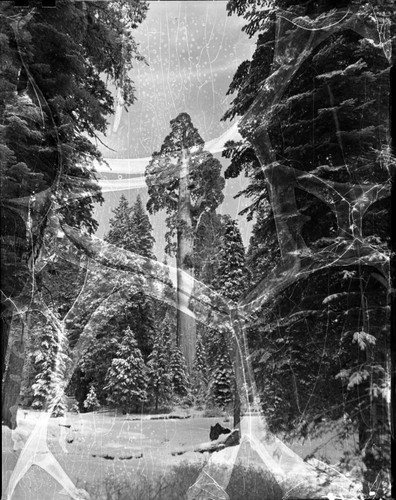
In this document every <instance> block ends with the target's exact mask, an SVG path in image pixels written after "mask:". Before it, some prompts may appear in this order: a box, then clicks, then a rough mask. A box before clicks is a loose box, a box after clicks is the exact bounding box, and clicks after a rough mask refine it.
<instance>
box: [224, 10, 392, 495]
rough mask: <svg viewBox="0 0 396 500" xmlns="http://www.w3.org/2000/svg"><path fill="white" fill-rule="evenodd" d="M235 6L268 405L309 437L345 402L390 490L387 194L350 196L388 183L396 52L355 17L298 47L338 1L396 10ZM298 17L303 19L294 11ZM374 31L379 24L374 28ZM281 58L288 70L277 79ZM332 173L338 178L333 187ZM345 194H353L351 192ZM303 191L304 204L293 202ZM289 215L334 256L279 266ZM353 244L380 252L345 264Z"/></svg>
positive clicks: (311, 252)
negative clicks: (244, 56) (244, 36)
mask: <svg viewBox="0 0 396 500" xmlns="http://www.w3.org/2000/svg"><path fill="white" fill-rule="evenodd" d="M334 8H338V9H340V10H339V11H337V10H335V11H334V10H332V9H334ZM342 9H344V10H342ZM348 9H349V10H348ZM228 10H229V12H230V13H237V14H238V15H241V16H243V17H244V18H245V19H246V21H247V24H246V26H245V28H244V30H245V31H246V32H247V33H248V34H249V35H251V36H252V35H257V44H256V50H255V52H254V54H253V56H252V59H251V61H245V62H244V63H242V64H241V65H240V67H239V68H238V70H237V72H236V74H235V75H234V79H233V82H232V83H231V85H230V89H229V93H230V94H234V100H233V101H232V104H231V107H230V109H229V110H228V112H227V113H226V115H225V119H229V118H233V117H235V116H240V117H242V118H243V119H242V122H241V128H240V131H241V134H242V136H243V140H242V141H240V142H239V143H235V142H234V143H229V144H228V146H229V148H228V150H226V151H225V156H227V157H228V158H230V160H231V163H230V167H229V168H228V170H227V171H226V174H225V175H226V177H236V176H238V175H240V174H241V172H243V171H244V172H245V173H246V174H247V176H248V177H249V184H248V186H247V188H246V189H245V190H244V192H245V194H246V195H248V196H250V197H251V198H252V204H251V206H250V209H249V210H248V215H249V216H256V223H255V226H254V229H253V235H252V239H251V242H250V248H249V250H248V263H249V266H250V268H251V271H252V275H253V278H254V280H253V281H254V285H257V284H260V287H261V288H262V289H263V290H264V289H265V290H267V289H268V287H269V286H270V285H268V286H267V288H266V280H267V282H268V283H273V285H272V286H273V289H274V290H275V292H274V293H273V294H272V295H271V297H272V299H271V300H269V301H267V303H265V305H264V306H263V307H262V309H261V310H260V311H259V313H258V320H257V322H255V323H254V324H252V325H251V326H250V333H249V342H250V348H251V350H252V352H253V353H254V356H253V357H254V361H253V366H254V369H255V374H256V378H257V381H258V382H259V383H258V387H259V390H260V392H261V395H262V404H263V410H264V412H265V415H266V417H267V420H268V423H269V425H270V427H271V428H272V429H273V430H275V431H277V430H287V431H289V432H291V431H297V432H298V433H300V435H303V436H305V435H307V432H308V431H309V433H311V435H312V433H313V432H314V431H315V432H318V431H320V429H322V430H323V429H324V427H325V425H324V424H325V423H326V425H327V424H329V425H331V424H332V425H333V426H336V425H338V423H339V422H340V418H341V417H342V415H344V416H345V415H347V416H348V418H347V419H345V420H342V419H341V424H344V425H341V426H340V427H341V431H340V432H342V433H341V435H342V436H345V432H347V426H346V424H345V422H348V425H349V426H352V427H354V428H355V430H356V431H357V433H358V435H359V449H360V453H361V456H362V458H363V460H364V462H365V466H366V467H367V472H366V473H365V478H366V481H367V485H368V486H367V485H366V486H367V487H371V488H373V489H377V490H378V491H380V489H381V479H380V478H381V474H379V472H380V471H384V470H386V467H387V466H388V465H389V450H388V448H389V446H388V445H387V444H386V441H387V436H388V432H389V428H388V421H387V417H386V415H387V414H388V403H387V401H388V396H387V391H388V390H389V389H387V378H388V375H387V372H388V370H389V359H387V358H388V355H389V317H388V312H387V311H388V304H387V298H386V297H387V284H386V283H387V275H386V271H385V275H384V269H386V267H382V263H381V262H382V260H381V255H383V256H385V260H386V255H387V254H388V252H389V250H388V244H389V236H390V219H389V208H390V204H389V198H388V199H387V198H386V197H385V198H383V197H382V198H381V197H378V199H377V200H376V199H374V200H373V201H374V203H372V204H371V206H369V208H368V210H367V212H366V214H365V211H366V207H365V208H363V205H358V203H357V202H356V205H355V206H353V203H354V202H355V200H356V199H357V197H358V196H359V193H360V192H361V191H360V189H364V186H365V185H377V186H381V185H382V186H386V185H389V180H390V176H391V175H392V168H393V167H394V162H393V164H392V161H391V159H390V155H389V147H388V139H387V134H388V124H387V122H386V116H387V112H388V106H389V103H388V85H389V83H388V78H389V76H388V73H389V62H388V60H387V53H386V47H385V46H382V44H381V40H379V41H377V42H375V43H373V40H371V38H370V36H367V37H365V36H363V34H362V32H360V33H358V32H356V31H355V30H354V29H352V28H353V26H357V25H358V24H355V25H353V24H350V25H349V26H348V27H347V28H345V29H339V26H337V28H335V29H332V30H330V31H329V36H328V37H327V38H326V39H325V40H323V41H322V42H320V43H319V44H318V45H316V46H313V47H312V49H308V51H307V53H306V57H303V58H300V59H299V55H300V54H301V52H299V53H295V52H294V51H296V50H300V51H302V50H303V49H304V45H303V44H302V42H301V41H302V40H307V38H304V36H305V34H306V33H307V31H309V29H310V26H311V24H310V19H314V18H317V17H318V16H322V17H321V22H322V24H323V23H326V22H330V20H331V19H333V18H334V19H335V17H333V18H331V15H333V16H335V15H338V12H339V14H340V15H339V16H338V18H341V17H342V16H341V14H342V15H345V14H346V13H348V15H354V14H353V13H354V12H358V13H359V15H360V18H359V19H364V20H365V22H366V26H367V25H368V26H369V25H370V23H371V19H372V17H371V16H372V15H375V16H377V17H376V19H377V20H380V21H379V22H383V23H387V22H388V21H387V17H391V16H394V12H392V11H391V7H390V4H389V5H388V4H387V3H386V2H385V3H384V2H381V5H379V4H378V5H377V3H375V5H369V4H368V3H366V2H364V1H362V2H359V1H357V2H353V1H347V0H345V1H340V2H326V1H323V2H314V1H308V2H304V4H301V3H298V2H295V1H282V0H279V1H278V0H275V1H273V2H266V3H264V4H263V5H261V2H245V1H232V0H231V1H230V2H229V3H228ZM334 13H335V14H334ZM293 18H294V19H297V21H296V22H294V21H293V22H289V21H288V19H293ZM393 20H394V19H393ZM338 24H341V22H339V23H337V25H338ZM300 26H303V27H304V26H307V28H306V29H303V28H301V27H300ZM358 31H359V30H358ZM373 32H374V33H375V35H374V36H378V30H377V29H376V28H374V29H373ZM304 33H305V34H304ZM293 37H294V38H293ZM306 47H309V45H308V42H306ZM384 51H385V53H384ZM293 64H294V65H295V66H294V69H295V71H294V73H291V75H292V76H291V78H290V79H287V71H288V70H289V68H291V67H293ZM282 71H283V72H284V75H285V76H284V78H283V80H282V81H280V80H279V78H278V81H277V80H276V77H277V74H278V75H279V74H280V72H282ZM260 99H261V100H260ZM291 169H296V170H294V171H293V170H291ZM294 172H302V173H304V175H305V177H304V176H303V177H302V178H304V179H305V180H308V181H307V182H306V184H305V186H311V187H310V188H308V189H303V188H292V189H289V191H288V190H287V183H288V182H290V184H291V185H292V182H293V179H295V177H294V176H295V175H296V174H295V173H294ZM299 175H300V174H299ZM282 176H283V177H282ZM311 179H314V182H315V181H316V180H320V183H321V184H320V185H321V187H318V186H319V182H318V183H317V184H316V185H315V187H312V186H313V183H312V184H309V180H311ZM330 185H331V186H333V187H332V189H334V191H332V193H331V194H328V195H326V196H327V198H326V196H325V195H323V193H327V191H326V186H330ZM282 190H283V191H282ZM321 190H322V191H321ZM337 191H338V192H339V194H337ZM342 193H353V195H348V194H346V195H345V196H346V197H347V196H349V198H345V199H344V201H342ZM331 196H333V198H331ZM337 196H339V197H341V201H338V200H339V198H337ZM353 196H355V198H353ZM282 197H283V199H282ZM285 197H286V198H288V199H284V198H285ZM294 199H295V202H296V207H297V209H296V210H295V211H292V210H291V209H289V212H287V209H285V211H284V213H282V212H281V209H282V207H287V206H290V207H292V206H293V203H292V202H294ZM332 200H334V201H332ZM288 203H289V205H288ZM336 203H337V205H336ZM352 207H353V210H351V211H350V209H351V208H352ZM275 214H276V216H275ZM282 217H283V218H284V221H286V224H287V223H288V220H294V221H295V222H294V226H292V225H291V224H290V226H289V227H293V229H292V231H294V233H292V235H294V238H295V241H296V242H297V243H296V244H297V245H300V248H302V250H301V254H302V255H303V252H306V254H305V255H306V256H307V258H308V259H309V258H313V259H314V258H315V256H317V258H318V259H319V258H324V251H325V250H324V249H325V248H327V249H328V256H333V259H331V258H330V257H329V258H328V260H327V264H324V265H323V267H322V268H320V267H319V266H318V270H317V271H316V272H315V273H311V272H309V268H308V267H307V277H305V276H304V273H300V277H299V278H298V279H295V280H293V278H287V276H288V272H290V270H288V269H287V266H283V267H282V268H281V267H278V268H276V266H277V265H280V264H281V263H282V262H294V261H295V259H296V258H297V254H294V255H293V253H288V247H287V246H285V242H287V235H286V236H285V233H284V227H285V225H283V226H282V225H281V224H280V222H282V221H281V219H280V218H282ZM348 221H349V223H348ZM300 228H301V229H300ZM289 241H290V239H289ZM282 245H283V246H282ZM305 245H306V246H305ZM296 248H297V247H296ZM343 248H344V249H346V248H367V252H369V251H370V252H371V256H372V257H371V262H372V264H369V265H367V261H366V263H365V264H360V262H359V261H360V255H359V254H358V253H356V258H355V260H354V261H353V260H350V261H349V263H348V264H345V265H344V266H345V267H342V266H340V264H339V263H338V262H339V257H340V256H341V255H342V253H343V250H342V249H343ZM321 252H322V253H321ZM311 256H312V257H311ZM319 256H321V257H319ZM298 258H300V257H298ZM282 259H283V260H282ZM293 259H294V260H293ZM308 259H307V260H306V264H305V263H304V260H303V258H300V260H299V262H300V264H299V265H301V266H304V265H307V266H308V263H309V262H310V261H309V260H308ZM274 268H275V274H271V271H272V270H273V269H274ZM293 272H294V273H295V271H293ZM282 273H283V274H282ZM282 276H284V282H285V286H283V287H282V286H281V285H279V283H281V282H282ZM275 277H276V279H277V281H275ZM288 279H289V283H290V284H289V285H288V284H287V280H288ZM271 280H272V281H271ZM275 284H276V285H277V288H275ZM310 422H312V423H313V425H312V426H310V425H309V423H310ZM320 422H322V424H323V427H321V426H319V425H318V424H319V423H320ZM352 427H351V428H352Z"/></svg>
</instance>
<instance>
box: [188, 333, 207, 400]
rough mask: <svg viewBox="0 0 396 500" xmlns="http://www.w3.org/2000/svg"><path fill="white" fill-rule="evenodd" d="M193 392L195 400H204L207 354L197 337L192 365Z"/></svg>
mask: <svg viewBox="0 0 396 500" xmlns="http://www.w3.org/2000/svg"><path fill="white" fill-rule="evenodd" d="M192 380H193V383H192V385H193V393H194V396H195V401H196V402H197V403H201V402H203V401H204V399H205V396H206V392H207V388H208V369H207V354H206V350H205V347H204V345H203V343H202V339H201V338H200V337H198V339H197V348H196V353H195V359H194V365H193V378H192Z"/></svg>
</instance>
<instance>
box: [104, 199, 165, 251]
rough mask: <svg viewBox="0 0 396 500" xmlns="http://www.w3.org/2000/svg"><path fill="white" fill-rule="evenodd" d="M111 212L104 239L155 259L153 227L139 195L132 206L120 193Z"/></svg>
mask: <svg viewBox="0 0 396 500" xmlns="http://www.w3.org/2000/svg"><path fill="white" fill-rule="evenodd" d="M112 212H113V213H114V217H113V218H111V219H110V229H109V232H108V233H107V234H106V236H105V237H104V239H105V241H107V242H108V243H111V244H112V245H116V246H117V247H119V248H123V249H124V250H128V251H129V252H134V253H137V254H139V255H142V256H143V257H149V258H150V259H155V255H154V253H153V245H154V242H155V239H154V237H153V235H152V232H153V228H152V226H151V223H150V219H149V216H148V215H147V212H146V211H145V209H144V207H143V203H142V199H141V197H140V195H138V196H137V198H136V202H135V203H134V204H133V206H132V207H131V206H130V205H129V202H128V200H127V199H126V197H125V196H124V195H121V198H120V201H119V203H118V206H117V207H116V208H114V209H113V210H112Z"/></svg>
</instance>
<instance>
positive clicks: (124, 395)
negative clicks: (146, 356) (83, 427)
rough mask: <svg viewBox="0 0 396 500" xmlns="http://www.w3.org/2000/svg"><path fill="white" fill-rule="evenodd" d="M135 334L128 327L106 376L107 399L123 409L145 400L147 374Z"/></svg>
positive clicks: (134, 406)
mask: <svg viewBox="0 0 396 500" xmlns="http://www.w3.org/2000/svg"><path fill="white" fill-rule="evenodd" d="M146 371H147V369H146V366H145V364H144V361H143V357H142V353H141V352H140V349H139V348H138V345H137V342H136V339H135V335H134V333H133V332H132V330H131V329H130V328H129V327H128V328H127V329H126V330H125V332H124V338H123V340H122V342H121V344H120V347H119V349H118V350H117V354H116V357H115V358H114V359H113V361H112V363H111V366H110V368H109V370H108V372H107V376H106V386H105V390H106V391H107V393H108V396H107V400H108V401H109V402H110V403H112V404H114V405H115V406H116V407H118V406H119V407H121V408H122V409H123V411H128V410H130V409H134V408H136V407H137V406H138V405H139V404H140V403H143V402H144V401H146V400H147V383H148V379H147V374H146Z"/></svg>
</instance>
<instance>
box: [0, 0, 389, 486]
mask: <svg viewBox="0 0 396 500" xmlns="http://www.w3.org/2000/svg"><path fill="white" fill-rule="evenodd" d="M31 4H32V5H31V6H32V9H31V10H30V11H29V15H27V16H26V13H24V14H15V10H14V8H13V6H12V5H11V4H10V3H9V2H5V3H4V4H3V5H2V6H1V11H0V13H1V17H0V26H1V30H2V37H1V38H0V45H1V48H2V51H3V53H4V54H5V56H6V63H4V65H3V66H4V67H3V68H2V73H1V77H0V86H1V87H2V93H1V101H0V110H1V118H2V120H1V123H0V138H1V142H0V157H1V162H2V168H1V190H2V202H1V203H2V209H1V226H2V232H1V245H2V262H1V266H2V279H1V322H2V345H3V348H2V369H3V371H2V373H3V379H2V384H3V395H2V408H3V417H2V418H3V423H4V424H5V425H7V426H9V427H10V428H12V429H14V428H15V427H16V412H17V408H18V405H24V406H26V407H29V408H32V409H36V410H43V409H45V410H48V409H50V411H51V413H52V415H54V416H59V415H63V414H64V413H65V411H66V409H67V406H66V400H65V395H68V396H70V397H72V398H75V400H76V401H77V405H76V406H75V408H74V410H75V411H81V412H84V411H96V410H97V409H99V408H100V407H102V406H108V407H111V408H116V409H119V410H120V411H122V412H124V413H130V412H141V411H150V412H152V411H154V412H158V411H164V410H169V409H170V408H172V407H173V406H182V407H191V406H194V407H196V408H201V409H202V408H218V409H221V410H226V411H230V410H231V408H234V418H235V415H236V413H235V408H239V410H238V411H243V410H244V408H243V401H242V403H241V401H240V397H241V392H242V387H241V380H240V370H241V365H243V366H244V367H245V368H246V372H249V373H253V374H254V382H255V383H254V386H255V389H254V390H257V394H254V396H255V397H256V399H257V400H258V401H259V403H258V404H259V410H260V411H261V412H262V414H263V415H264V417H265V420H266V422H267V424H268V428H269V430H270V431H272V432H274V433H275V434H276V433H282V434H283V435H287V436H289V437H290V436H297V437H303V438H306V437H315V436H318V435H323V434H325V433H326V432H330V431H331V432H333V433H336V434H337V435H338V436H339V439H340V440H341V441H342V439H346V438H347V437H348V436H352V435H353V436H356V437H357V441H358V454H359V458H360V459H361V460H362V461H363V463H364V470H363V479H364V482H365V488H366V491H367V492H368V491H370V490H375V491H380V490H381V484H382V482H383V481H385V479H384V478H385V477H386V476H387V471H388V470H389V468H390V435H391V415H390V376H391V369H392V368H391V366H392V360H391V348H390V342H391V341H390V298H389V287H390V277H389V276H390V270H389V256H390V243H391V241H390V238H391V224H390V185H391V180H392V178H393V175H394V167H395V161H394V142H393V143H392V142H391V139H390V136H389V135H390V134H389V123H388V122H387V116H388V112H389V72H390V62H391V55H390V52H389V50H390V49H389V44H387V43H386V40H384V38H383V37H382V36H383V35H382V34H383V33H387V36H388V37H389V43H391V42H390V39H392V40H394V38H395V35H394V23H395V21H396V19H395V16H396V14H395V12H394V11H393V10H392V6H391V3H390V2H386V1H384V2H379V1H378V2H377V1H376V2H371V3H368V2H365V1H363V0H338V1H336V2H330V1H325V0H323V1H313V0H309V1H307V2H304V3H301V2H297V1H294V0H273V1H272V2H264V3H263V2H261V1H256V2H251V1H249V0H229V2H228V3H227V10H228V13H229V15H231V14H233V15H238V16H241V17H242V18H243V19H244V20H245V22H246V24H245V26H244V28H243V30H244V31H245V32H246V33H247V34H248V35H249V36H250V37H256V38H255V39H256V46H255V51H254V53H253V55H252V58H251V60H247V61H244V62H243V63H242V64H241V65H240V66H239V67H238V69H237V71H236V73H235V75H234V78H233V80H232V82H231V84H230V87H229V91H228V94H229V95H231V96H232V100H231V104H230V107H229V109H228V111H227V112H226V113H225V115H224V117H223V120H225V121H226V120H233V119H235V118H238V119H239V120H240V121H239V131H240V134H241V137H242V138H241V140H240V141H238V142H237V141H230V142H228V143H227V144H226V148H225V150H224V151H223V157H224V161H225V162H226V164H227V167H226V169H225V170H224V169H222V164H221V163H220V161H219V160H218V159H216V158H215V157H214V156H213V155H212V154H211V153H210V152H209V151H207V150H206V149H205V141H204V140H203V138H202V137H201V135H200V133H199V131H198V129H197V128H196V127H195V126H194V125H193V122H192V118H191V117H190V116H189V114H188V113H187V112H182V113H180V114H178V115H177V116H176V117H175V118H173V119H172V120H171V121H170V132H169V134H168V135H167V136H166V137H165V138H164V139H163V141H162V145H161V147H160V150H159V151H156V152H153V153H152V157H151V161H150V163H149V164H148V165H147V167H146V171H145V177H146V183H147V188H148V197H147V203H144V201H143V199H142V197H141V196H140V195H138V196H137V197H136V198H135V197H134V195H133V196H132V195H131V197H130V198H127V197H126V196H124V195H121V197H120V199H119V202H118V205H117V206H115V207H114V208H113V210H112V214H113V215H112V217H111V219H110V222H109V227H108V230H107V232H106V234H105V236H104V238H103V241H101V242H98V240H94V239H93V238H91V236H92V235H93V234H94V233H95V231H96V230H97V227H98V221H96V220H95V219H94V217H93V207H94V203H98V202H99V203H100V202H102V201H103V196H102V194H101V191H100V187H99V184H98V182H97V178H96V175H95V170H94V168H93V162H94V161H102V160H103V158H102V154H101V153H100V148H99V146H98V145H97V142H95V139H96V138H97V135H98V133H104V132H105V131H106V126H107V117H108V116H109V114H111V113H113V112H114V106H115V104H114V99H113V97H112V93H111V92H110V90H109V88H108V86H106V84H105V82H104V81H103V77H104V76H106V77H107V78H108V79H109V81H111V82H112V83H113V84H115V85H116V86H117V88H119V89H120V90H121V93H122V98H123V102H124V105H125V107H129V106H131V105H132V104H133V102H134V99H135V89H134V86H133V82H132V80H131V76H130V75H131V69H132V67H133V62H134V60H136V59H139V60H142V59H143V56H142V55H141V54H140V53H139V51H138V48H137V45H136V42H135V41H134V37H133V30H134V29H135V28H136V27H137V26H138V25H139V24H140V23H142V22H144V18H145V16H146V11H147V4H146V3H145V2H141V1H135V0H113V1H112V2H68V1H66V0H59V5H61V7H62V8H61V9H53V10H50V11H46V13H45V15H43V9H42V8H41V7H40V5H39V4H40V2H38V1H37V2H36V1H32V2H31ZM373 13H375V16H374V14H373ZM312 19H314V20H315V21H312ZM292 21H293V22H292ZM315 23H316V24H315ZM326 23H328V25H330V24H331V26H332V27H331V28H326V29H321V28H323V26H326ZM376 23H377V24H376ZM381 23H382V24H381ZM317 26H319V28H318V29H316V28H315V27H317ZM379 28H381V29H382V31H381V29H379ZM388 28H389V30H388V31H387V29H388ZM48 36H51V37H52V40H53V43H52V44H48V43H46V37H48ZM381 37H382V38H381ZM121 45H122V47H123V50H122V51H121V50H120V47H121ZM100 47H105V50H101V49H100ZM392 148H393V149H392ZM242 175H245V176H246V177H247V185H246V187H245V189H244V190H243V191H242V192H241V193H239V194H238V195H237V196H242V195H244V196H246V197H247V198H248V199H249V200H250V201H251V203H250V205H249V207H248V208H247V209H245V210H244V211H243V212H241V213H240V214H239V217H240V219H238V220H234V219H233V218H232V217H231V216H230V215H224V214H220V207H221V205H222V203H223V200H224V192H225V189H226V186H227V180H228V179H231V178H236V177H238V176H242ZM132 200H133V201H132ZM161 211H163V212H165V213H166V235H165V241H166V246H165V249H164V250H165V253H166V255H167V257H166V259H165V260H164V262H163V263H161V262H159V261H158V259H157V257H156V255H155V254H154V247H155V239H154V235H153V228H152V225H151V222H150V216H151V217H154V216H155V214H157V213H158V212H161ZM244 217H247V219H248V220H253V221H254V225H253V230H252V234H251V238H250V242H249V245H248V247H247V248H245V247H244V244H243V240H242V237H241V233H240V228H239V227H240V226H239V225H238V224H240V221H241V220H242V221H243V220H244V219H243V218H244ZM172 259H174V260H175V263H176V268H177V270H176V277H175V281H174V282H172V279H171V275H170V267H171V266H170V264H169V262H171V261H172ZM207 303H209V305H208V304H207ZM208 311H209V312H208ZM236 324H238V325H240V326H239V327H238V328H239V329H238V330H237V328H236V327H233V326H232V325H236ZM230 325H231V326H230ZM241 332H244V335H245V338H244V339H245V340H246V345H245V344H244V349H247V351H248V352H246V351H245V352H244V354H245V358H246V359H242V360H241V359H239V358H238V356H240V355H239V354H238V355H237V348H236V345H237V344H236V340H238V339H237V337H238V335H242V333H241ZM247 354H249V355H247ZM249 370H250V371H249ZM249 390H250V391H251V392H249V394H248V396H247V397H248V398H249V397H250V398H253V389H252V388H249ZM250 402H251V401H250ZM256 402H257V401H256ZM240 404H242V407H241V408H240V407H239V405H240ZM355 458H356V457H351V456H347V455H346V456H345V457H344V464H343V465H345V467H346V468H348V467H349V468H352V467H353V460H354V459H355Z"/></svg>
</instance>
